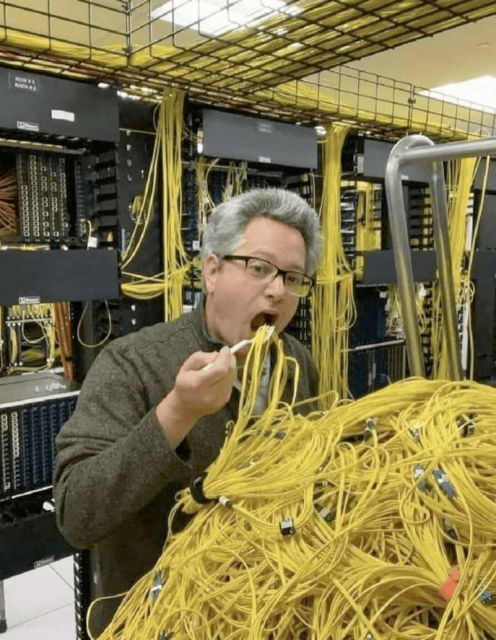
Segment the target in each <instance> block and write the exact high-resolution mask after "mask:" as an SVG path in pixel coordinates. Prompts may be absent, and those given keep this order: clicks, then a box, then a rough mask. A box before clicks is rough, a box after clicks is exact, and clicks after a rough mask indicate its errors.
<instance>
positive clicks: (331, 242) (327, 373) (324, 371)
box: [311, 123, 355, 408]
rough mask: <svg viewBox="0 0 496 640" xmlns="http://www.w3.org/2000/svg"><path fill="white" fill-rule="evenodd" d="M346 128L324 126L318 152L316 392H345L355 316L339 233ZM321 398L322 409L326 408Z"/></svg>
mask: <svg viewBox="0 0 496 640" xmlns="http://www.w3.org/2000/svg"><path fill="white" fill-rule="evenodd" d="M348 131H349V127H348V126H345V125H342V124H339V123H333V124H331V125H328V126H327V127H326V132H327V134H326V139H325V143H324V155H323V169H322V171H323V192H322V207H321V218H322V220H321V226H322V235H323V237H324V244H323V248H322V257H321V260H320V264H319V268H318V271H317V284H316V286H315V287H314V290H313V294H312V300H311V318H312V355H313V358H314V360H315V363H316V365H317V368H318V370H319V373H320V385H321V387H320V391H321V393H323V392H325V391H327V390H329V389H333V390H334V391H336V392H337V393H338V395H339V397H341V398H346V397H348V396H349V391H348V330H349V328H350V326H351V325H352V324H353V322H354V319H355V305H354V301H353V277H354V274H353V270H352V268H351V266H350V265H349V263H348V261H347V259H346V256H345V253H344V249H343V244H342V240H341V238H342V235H341V151H342V148H343V144H344V141H345V138H346V135H347V133H348ZM326 402H327V401H326V399H325V396H323V399H322V400H321V405H322V406H321V408H326V406H327V405H326Z"/></svg>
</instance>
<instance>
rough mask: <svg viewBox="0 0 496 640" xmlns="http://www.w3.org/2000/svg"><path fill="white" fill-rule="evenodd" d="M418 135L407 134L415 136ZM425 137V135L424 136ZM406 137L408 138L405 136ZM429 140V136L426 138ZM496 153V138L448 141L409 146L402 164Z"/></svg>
mask: <svg viewBox="0 0 496 640" xmlns="http://www.w3.org/2000/svg"><path fill="white" fill-rule="evenodd" d="M414 137H417V136H407V138H414ZM422 137H424V136H422ZM404 139H406V138H404ZM426 139H427V140H428V138H426ZM393 151H394V148H393V150H392V151H391V153H393ZM493 153H496V138H486V139H485V140H475V141H473V142H472V141H470V142H446V143H445V144H438V145H435V146H432V147H421V148H409V149H408V150H406V151H405V152H404V153H402V156H401V163H402V164H412V163H413V162H436V161H438V160H453V159H455V158H474V157H479V156H490V155H492V154H493Z"/></svg>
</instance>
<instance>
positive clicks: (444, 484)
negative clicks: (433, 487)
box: [433, 469, 457, 498]
mask: <svg viewBox="0 0 496 640" xmlns="http://www.w3.org/2000/svg"><path fill="white" fill-rule="evenodd" d="M433 474H434V477H435V478H436V480H437V483H438V484H439V486H440V487H441V490H442V491H443V493H445V494H446V495H447V496H448V497H449V498H456V497H457V493H456V490H455V487H454V486H453V485H452V484H451V482H450V481H449V480H448V476H447V475H446V474H445V473H444V471H442V469H434V471H433Z"/></svg>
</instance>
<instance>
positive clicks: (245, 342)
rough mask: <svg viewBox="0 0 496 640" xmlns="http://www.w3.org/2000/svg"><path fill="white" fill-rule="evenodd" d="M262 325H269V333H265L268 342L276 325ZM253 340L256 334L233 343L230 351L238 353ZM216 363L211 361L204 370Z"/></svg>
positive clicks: (265, 339) (265, 340)
mask: <svg viewBox="0 0 496 640" xmlns="http://www.w3.org/2000/svg"><path fill="white" fill-rule="evenodd" d="M262 326H265V327H267V333H266V334H265V337H264V342H267V340H268V339H269V338H270V336H271V335H272V334H273V333H274V331H275V328H276V327H275V325H273V324H271V325H262ZM253 340H255V336H253V338H245V339H244V340H240V341H239V342H237V343H236V344H233V346H232V347H229V351H230V352H231V353H237V352H238V351H239V350H240V349H242V348H243V347H246V345H248V344H251V343H252V342H253ZM214 364H215V363H214V362H209V364H207V365H205V366H204V367H203V369H202V371H208V370H209V369H211V368H212V367H213V366H214Z"/></svg>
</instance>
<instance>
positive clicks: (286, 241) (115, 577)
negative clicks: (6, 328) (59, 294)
mask: <svg viewBox="0 0 496 640" xmlns="http://www.w3.org/2000/svg"><path fill="white" fill-rule="evenodd" d="M319 248H320V230H319V222H318V217H317V214H316V213H315V211H314V210H313V209H312V208H311V207H309V206H308V205H307V204H306V202H305V201H303V200H302V199H301V198H299V197H298V196H296V195H295V194H293V193H290V192H287V191H284V190H281V189H268V190H265V189H255V190H253V191H250V192H248V193H245V194H243V195H241V196H238V197H236V198H233V199H232V200H230V201H228V202H227V203H224V204H221V205H219V206H218V207H216V209H215V210H214V211H213V212H212V214H211V216H210V218H209V221H208V225H207V228H206V231H205V237H204V244H203V248H202V256H203V280H204V289H205V294H206V296H205V302H204V305H202V306H201V307H200V308H198V309H196V310H194V311H193V312H192V313H190V314H186V315H184V316H183V317H182V318H180V319H178V320H176V321H175V322H171V323H167V324H164V323H160V324H158V325H155V326H153V327H147V328H145V329H142V330H141V331H139V332H137V333H134V334H130V335H128V336H125V337H124V338H121V339H118V340H115V341H114V342H112V343H111V344H110V345H109V346H108V347H107V348H106V349H104V350H103V351H102V353H101V354H100V355H99V356H98V358H97V359H96V361H95V363H94V364H93V366H92V367H91V369H90V371H89V373H88V375H87V377H86V380H85V382H84V385H83V388H82V390H81V394H80V397H79V400H78V405H77V408H76V411H75V413H74V415H73V416H72V418H71V419H70V420H69V421H68V422H67V423H66V424H65V425H64V427H63V428H62V430H61V432H60V434H59V436H58V437H57V452H58V460H57V469H56V475H55V482H54V494H55V500H56V506H57V516H58V522H59V527H60V529H61V531H62V532H63V533H64V534H65V536H66V537H67V538H68V540H69V541H70V542H71V543H72V544H73V545H74V546H76V547H79V548H82V549H91V550H92V553H91V564H92V573H93V580H94V592H93V593H92V594H91V595H92V597H93V598H97V597H101V596H109V595H116V594H121V593H123V592H124V591H127V590H128V589H129V588H130V587H131V586H132V585H133V584H134V583H135V582H136V580H138V579H139V578H140V577H141V576H142V575H143V574H144V573H146V572H147V571H148V570H150V569H151V568H152V566H153V565H154V564H155V562H156V560H157V559H158V557H159V556H160V553H161V551H162V547H163V544H164V541H165V537H166V531H167V517H168V514H169V511H170V509H171V508H172V506H173V504H174V496H175V493H176V492H177V491H178V490H179V489H181V488H183V487H185V486H188V485H189V484H190V483H191V481H192V480H193V479H194V478H195V477H197V476H198V475H199V474H200V473H201V472H202V471H203V470H204V469H205V468H206V467H207V466H208V465H209V464H210V463H211V462H212V461H213V460H214V459H215V458H216V456H217V454H218V453H219V450H220V447H221V445H222V443H223V440H224V437H225V425H226V423H227V422H228V421H230V420H233V419H236V416H237V405H238V401H239V393H238V390H237V388H236V387H237V386H239V385H238V383H237V376H236V369H237V367H242V365H243V362H244V359H245V358H246V353H247V350H248V347H246V348H244V349H242V350H241V351H239V352H238V353H237V354H236V357H235V356H233V355H232V354H231V352H230V350H229V348H228V347H229V346H232V345H233V344H235V343H237V342H238V341H240V340H242V339H245V338H252V337H253V336H254V335H255V332H256V330H257V329H258V327H259V326H260V325H262V324H264V323H265V324H272V325H274V326H275V330H276V332H277V333H278V334H279V335H280V337H282V338H283V340H284V348H285V352H286V353H287V354H288V355H292V356H294V357H295V358H297V360H298V361H299V364H300V380H299V387H298V398H299V399H304V398H311V397H313V396H316V395H317V392H318V381H317V374H316V371H315V367H314V365H313V363H312V361H311V358H310V355H309V353H308V351H307V350H306V349H305V348H304V347H303V346H302V345H301V344H300V343H299V342H298V341H297V340H295V339H294V338H292V337H291V336H288V335H286V334H283V331H284V329H285V327H286V326H287V324H288V323H289V322H290V320H291V318H292V317H293V315H294V313H295V311H296V308H297V305H298V299H299V297H300V296H304V295H306V294H307V293H308V292H309V290H310V288H311V285H312V278H311V277H310V275H309V274H313V273H314V271H315V268H316V265H317V261H318V254H319ZM210 363H212V366H211V367H209V368H207V369H205V367H206V365H207V364H210ZM291 385H292V381H291V380H289V381H288V387H287V395H286V396H285V399H286V400H289V398H290V394H291ZM261 386H262V389H261V398H259V399H260V400H261V406H260V408H263V402H264V398H263V396H264V392H265V396H266V391H267V389H266V387H267V384H265V385H264V384H262V385H261ZM233 387H234V389H233ZM264 387H265V388H264ZM181 526H184V521H178V522H176V523H175V527H176V528H180V527H181ZM118 604H119V600H115V601H113V600H110V601H106V602H105V603H103V604H99V605H97V606H96V607H95V614H94V623H95V624H94V625H92V631H93V633H95V634H96V635H98V634H99V633H100V632H101V631H102V630H103V628H105V626H106V625H107V624H108V622H109V620H110V619H111V616H112V615H113V613H114V611H115V609H116V607H117V605H118Z"/></svg>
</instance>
